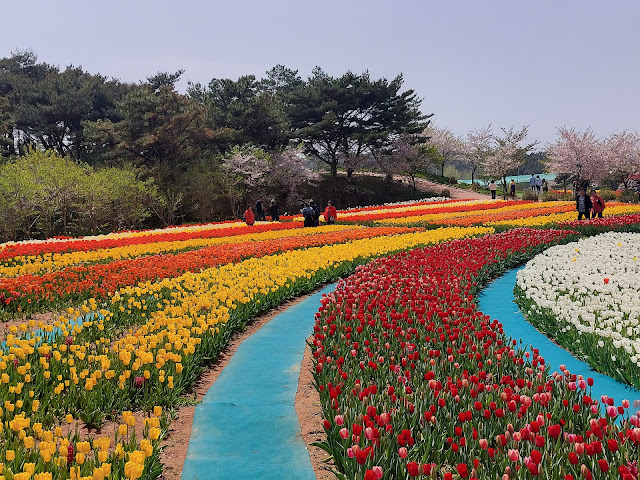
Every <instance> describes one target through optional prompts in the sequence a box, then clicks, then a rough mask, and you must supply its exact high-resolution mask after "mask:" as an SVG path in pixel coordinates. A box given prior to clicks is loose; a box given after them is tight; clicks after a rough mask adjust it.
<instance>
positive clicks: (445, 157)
mask: <svg viewBox="0 0 640 480" xmlns="http://www.w3.org/2000/svg"><path fill="white" fill-rule="evenodd" d="M423 134H424V135H425V136H426V137H428V144H429V145H433V146H434V147H435V148H436V150H437V151H438V157H437V158H438V160H437V162H438V168H439V169H440V176H441V177H444V166H445V164H446V163H447V162H450V161H451V160H453V159H455V158H458V157H461V156H463V154H464V151H465V146H464V142H463V141H462V140H460V139H459V138H458V137H456V136H455V135H454V134H453V133H452V132H451V130H449V129H447V128H438V127H435V126H429V127H427V128H426V129H425V130H424V132H423Z"/></svg>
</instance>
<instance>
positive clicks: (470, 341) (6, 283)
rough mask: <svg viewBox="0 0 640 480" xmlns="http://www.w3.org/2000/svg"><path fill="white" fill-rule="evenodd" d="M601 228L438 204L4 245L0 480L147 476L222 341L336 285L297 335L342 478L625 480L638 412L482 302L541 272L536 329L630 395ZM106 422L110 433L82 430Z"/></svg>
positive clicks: (619, 296) (618, 275) (611, 208)
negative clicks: (308, 220)
mask: <svg viewBox="0 0 640 480" xmlns="http://www.w3.org/2000/svg"><path fill="white" fill-rule="evenodd" d="M605 215H606V217H605V218H602V219H594V220H591V221H583V222H576V221H574V220H575V217H576V213H575V203H574V202H527V201H452V200H445V199H442V200H436V201H433V200H432V201H423V202H415V203H410V204H395V205H387V206H379V207H364V208H358V209H351V210H345V211H339V212H338V223H337V224H335V225H322V226H320V227H314V228H303V223H302V218H301V217H299V216H293V217H283V218H282V220H283V221H282V222H273V223H272V222H258V223H256V224H255V225H253V226H247V225H245V224H244V223H240V222H223V223H216V224H205V225H191V226H184V227H172V228H167V229H162V230H149V231H127V232H116V233H112V234H108V235H102V236H94V237H83V238H54V239H49V240H44V241H37V240H34V241H24V242H15V243H5V244H1V245H0V320H1V321H2V322H4V323H0V340H1V341H2V358H1V359H0V394H1V397H2V402H3V403H2V404H0V480H4V479H6V480H12V479H16V480H27V479H29V480H30V479H34V480H45V479H110V478H114V479H121V478H122V479H125V478H126V479H137V478H143V479H154V478H158V477H160V476H161V474H162V464H161V461H160V450H161V445H162V440H163V438H164V437H165V436H166V434H167V432H168V426H169V424H170V422H171V418H172V414H173V412H174V411H175V409H176V408H177V407H178V406H179V405H180V404H181V402H182V401H183V399H184V396H185V395H188V394H189V392H190V391H191V390H190V389H191V388H192V387H193V385H194V383H195V382H196V380H197V379H198V377H199V375H200V374H201V373H202V372H203V371H204V369H205V368H206V367H207V366H208V365H210V364H211V363H214V362H215V361H216V359H217V357H218V356H219V354H220V352H221V351H222V350H223V349H224V347H225V345H227V343H228V341H229V339H230V337H231V336H232V335H233V334H234V333H235V332H237V331H240V330H242V329H243V328H244V327H245V326H246V325H247V324H248V323H249V322H251V320H252V319H254V318H256V317H257V316H258V315H260V314H262V313H264V312H266V311H268V310H270V309H272V308H274V307H275V306H277V305H280V304H282V303H284V302H285V301H287V300H289V299H291V298H294V297H297V296H300V295H303V294H305V293H308V292H311V291H313V290H315V289H316V288H317V287H319V286H320V285H323V284H326V283H329V282H334V281H337V280H340V281H339V282H338V284H337V287H336V290H335V292H333V293H331V294H329V295H327V296H325V297H323V301H322V304H321V305H320V306H319V307H320V308H319V311H318V313H317V314H316V319H315V326H314V329H313V332H309V334H310V335H312V337H311V340H310V346H311V351H312V354H313V364H314V382H315V384H316V386H317V388H318V391H319V394H320V399H321V403H322V415H323V419H324V420H323V425H321V426H320V425H319V428H322V427H324V430H325V432H326V441H323V442H322V443H321V444H319V445H318V446H319V447H320V448H323V449H325V450H327V451H328V452H329V453H330V455H331V456H332V458H333V463H334V468H335V474H336V477H337V478H345V479H362V478H364V479H367V480H372V479H381V478H384V479H407V478H425V479H427V478H433V479H460V478H487V479H505V480H506V479H516V478H518V479H520V478H534V477H539V478H559V479H571V478H574V479H578V478H587V479H589V478H621V479H623V480H633V479H635V480H637V479H638V467H637V462H638V460H639V458H638V457H639V451H640V413H636V412H638V410H639V409H640V405H634V403H633V400H637V399H622V398H620V399H618V398H615V399H613V398H600V399H597V398H591V396H590V384H591V380H590V379H589V378H582V377H580V376H577V375H575V374H573V373H571V372H569V371H567V370H566V369H564V368H561V369H560V371H559V372H551V371H550V370H549V368H548V367H547V366H546V365H545V361H544V358H543V357H544V352H540V351H538V350H537V349H536V346H535V345H525V344H522V343H519V342H516V341H512V340H511V339H509V338H507V337H506V336H505V335H504V333H503V332H502V329H501V324H500V322H499V319H492V318H490V317H488V316H486V315H484V314H483V313H482V312H481V311H479V310H478V309H477V307H476V300H475V296H476V294H477V293H478V292H479V290H480V289H481V288H482V286H484V285H485V284H486V283H487V282H488V281H489V280H490V279H491V278H493V277H495V276H496V275H498V274H499V273H500V272H502V271H504V270H506V269H509V268H511V267H514V266H517V265H521V264H522V263H524V262H527V261H529V260H531V259H534V258H535V260H534V261H532V262H531V264H530V265H528V266H527V267H526V268H525V269H524V270H523V272H525V273H523V274H522V281H520V280H519V282H518V287H517V290H516V291H517V292H519V297H520V299H521V301H522V305H523V310H524V311H525V313H526V314H527V316H528V317H531V318H530V320H531V321H532V322H533V323H534V324H535V325H536V326H537V327H538V328H539V329H540V330H542V331H545V332H548V334H549V335H551V336H553V337H554V339H555V340H556V341H557V342H558V343H559V344H563V341H564V342H568V343H571V344H576V343H577V344H579V345H580V347H579V348H576V349H575V352H574V353H575V354H576V355H577V356H580V357H582V358H586V359H587V360H589V359H590V360H591V361H592V362H594V363H595V365H594V366H595V367H596V368H598V369H599V370H601V371H605V372H606V373H607V374H609V375H611V376H614V378H617V379H618V380H620V381H623V382H626V383H630V384H633V383H635V381H637V378H640V374H639V369H640V351H639V350H638V349H637V347H638V337H640V327H639V326H638V322H639V318H638V310H637V308H638V303H637V300H638V296H639V295H640V294H639V293H638V292H639V289H640V287H639V286H638V284H637V279H638V278H640V275H639V272H638V263H637V262H638V260H637V259H638V258H640V253H636V252H637V245H639V244H640V242H639V241H638V236H640V233H639V232H640V206H638V205H630V204H622V203H616V202H611V203H608V204H607V209H606V211H605ZM589 242H594V243H589ZM634 248H635V250H634ZM540 259H542V260H540ZM580 262H585V263H584V264H583V263H580ZM586 265H588V267H587V266H586ZM587 268H588V272H587ZM622 268H623V269H624V271H625V272H626V273H623V272H622V271H621V270H620V269H622ZM576 269H577V270H576ZM527 272H529V273H527ZM552 273H554V274H555V276H552V275H551V274H552ZM583 273H588V275H583ZM574 277H577V278H579V279H580V282H572V281H569V279H571V278H574ZM527 278H528V279H529V280H527ZM535 278H542V279H543V281H542V282H535V281H533V280H531V279H535ZM632 280H633V281H632ZM634 282H635V283H634ZM541 283H544V284H545V285H541ZM542 286H546V287H550V288H548V289H546V290H543V289H539V288H538V287H542ZM596 287H597V288H596ZM585 289H586V290H585ZM634 289H635V290H634ZM592 290H593V291H596V290H597V297H596V298H595V299H593V301H594V302H595V303H596V304H597V305H598V306H599V307H598V308H597V309H596V310H595V313H593V314H592V316H590V315H591V312H593V311H594V310H593V308H592V307H590V305H591V304H589V303H588V302H587V300H589V297H590V296H591V295H590V292H592ZM634 295H635V297H634ZM560 298H561V299H562V300H558V299H560ZM634 298H635V300H636V303H635V304H633V299H634ZM605 300H606V301H605ZM556 304H558V305H562V308H561V310H554V309H553V307H554V305H556ZM553 319H556V320H555V322H554V321H553ZM599 322H600V323H599ZM577 340H579V342H577ZM140 412H142V413H143V418H144V419H143V420H140V418H141V417H140ZM134 413H135V414H134ZM105 422H115V424H116V428H115V433H114V434H113V435H110V436H100V435H92V436H90V437H87V436H85V435H83V434H82V433H81V432H82V431H84V430H86V427H93V428H96V427H100V426H102V425H104V424H105Z"/></svg>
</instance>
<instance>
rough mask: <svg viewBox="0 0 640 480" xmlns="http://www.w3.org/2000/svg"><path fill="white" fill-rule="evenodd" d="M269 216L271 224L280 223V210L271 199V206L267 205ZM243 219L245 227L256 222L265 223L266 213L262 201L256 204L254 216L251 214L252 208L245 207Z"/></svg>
mask: <svg viewBox="0 0 640 480" xmlns="http://www.w3.org/2000/svg"><path fill="white" fill-rule="evenodd" d="M269 215H270V216H271V221H272V222H279V221H280V209H279V207H278V203H277V202H276V199H275V198H272V199H271V205H269ZM243 218H244V221H245V222H246V223H247V225H253V224H254V223H255V222H256V221H257V222H260V221H262V222H264V221H266V220H267V216H266V211H265V206H264V200H262V199H259V200H258V201H257V202H256V213H255V214H254V213H253V206H252V205H247V209H246V210H245V211H244V215H243Z"/></svg>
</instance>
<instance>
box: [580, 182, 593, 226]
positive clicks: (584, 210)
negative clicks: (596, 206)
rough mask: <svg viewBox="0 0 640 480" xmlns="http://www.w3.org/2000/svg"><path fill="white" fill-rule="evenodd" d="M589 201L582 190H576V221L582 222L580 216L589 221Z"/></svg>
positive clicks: (590, 206) (590, 205)
mask: <svg viewBox="0 0 640 480" xmlns="http://www.w3.org/2000/svg"><path fill="white" fill-rule="evenodd" d="M592 207H593V205H592V204H591V199H590V198H589V196H588V195H586V194H585V193H584V188H582V187H581V188H580V190H578V196H577V197H576V210H577V211H578V220H582V216H583V215H584V217H585V218H586V219H587V220H589V212H591V208H592Z"/></svg>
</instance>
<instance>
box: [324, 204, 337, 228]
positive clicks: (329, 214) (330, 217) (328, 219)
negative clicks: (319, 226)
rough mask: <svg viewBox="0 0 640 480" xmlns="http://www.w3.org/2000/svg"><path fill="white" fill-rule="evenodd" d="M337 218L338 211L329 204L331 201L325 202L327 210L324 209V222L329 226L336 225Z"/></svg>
mask: <svg viewBox="0 0 640 480" xmlns="http://www.w3.org/2000/svg"><path fill="white" fill-rule="evenodd" d="M337 218H338V211H337V210H336V207H334V206H333V205H332V203H331V200H329V201H328V202H327V208H325V209H324V221H325V223H328V224H329V225H332V224H334V223H336V219H337Z"/></svg>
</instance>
